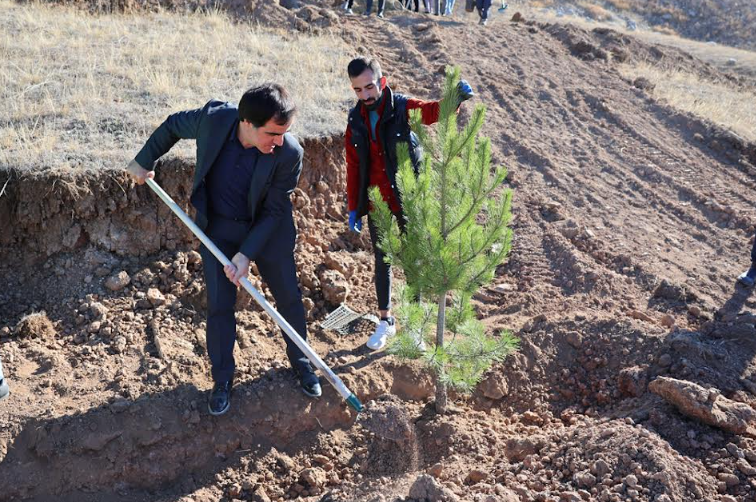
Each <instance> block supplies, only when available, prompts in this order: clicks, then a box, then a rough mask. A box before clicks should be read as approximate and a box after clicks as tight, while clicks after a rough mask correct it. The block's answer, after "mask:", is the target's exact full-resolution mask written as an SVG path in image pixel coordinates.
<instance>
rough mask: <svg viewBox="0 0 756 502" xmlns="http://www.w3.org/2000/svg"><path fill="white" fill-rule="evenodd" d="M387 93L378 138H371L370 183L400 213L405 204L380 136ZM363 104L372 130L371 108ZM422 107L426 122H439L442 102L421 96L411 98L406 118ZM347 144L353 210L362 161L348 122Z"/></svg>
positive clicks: (349, 200) (349, 198)
mask: <svg viewBox="0 0 756 502" xmlns="http://www.w3.org/2000/svg"><path fill="white" fill-rule="evenodd" d="M387 94H390V91H389V92H388V93H387V92H386V91H384V92H383V98H382V103H381V105H380V107H379V108H378V114H379V118H378V123H377V124H376V126H375V136H376V137H375V138H373V137H372V135H371V137H370V183H369V185H370V186H377V187H378V188H379V189H380V191H381V194H382V195H383V200H385V201H386V202H387V203H388V205H389V207H390V208H391V210H392V211H394V212H399V211H400V210H401V205H400V204H399V200H398V199H397V197H396V194H395V192H394V190H393V187H392V185H391V182H390V181H389V178H388V176H387V174H386V164H385V157H386V153H385V152H384V149H383V142H382V141H381V137H380V130H381V117H382V116H383V111H384V108H385V107H386V103H387V101H388V99H386V97H387ZM357 106H358V107H359V111H360V115H361V116H362V120H363V121H364V123H365V127H367V129H368V131H370V130H371V128H370V119H369V116H368V110H367V109H366V108H365V107H364V106H362V105H361V104H359V103H358V104H357ZM418 108H419V109H420V110H422V121H423V124H425V125H431V124H435V123H436V122H438V117H439V113H440V106H439V102H438V101H421V100H419V99H414V98H407V114H406V117H405V120H407V121H409V112H410V110H415V109H418ZM345 146H346V165H347V208H348V210H349V211H354V210H356V209H357V205H358V199H359V191H360V186H359V185H360V183H359V178H360V162H359V156H358V153H357V150H356V148H355V147H354V143H353V142H352V128H351V127H350V126H349V125H348V126H347V129H346V134H345Z"/></svg>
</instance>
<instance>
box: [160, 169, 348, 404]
mask: <svg viewBox="0 0 756 502" xmlns="http://www.w3.org/2000/svg"><path fill="white" fill-rule="evenodd" d="M145 182H146V183H147V184H148V185H149V187H150V188H151V189H152V190H153V191H154V192H155V193H156V194H157V195H158V196H159V197H160V198H161V199H162V200H163V202H165V203H166V205H167V206H168V207H169V208H171V211H173V212H174V213H175V214H176V216H178V217H179V218H180V219H181V221H182V222H184V224H185V225H186V226H187V227H189V230H191V231H192V233H193V234H194V235H196V236H197V238H198V239H199V240H200V241H202V244H204V245H205V247H206V248H207V249H209V250H210V252H211V253H213V255H214V256H215V257H216V258H217V259H218V261H220V262H221V263H222V264H223V266H224V267H225V266H226V265H229V264H231V261H230V260H229V259H228V258H226V256H225V255H224V254H223V253H222V252H221V250H220V249H218V247H217V246H216V245H215V244H213V241H211V240H210V239H209V238H208V237H207V235H205V233H204V232H203V231H202V230H200V228H199V227H198V226H197V225H196V224H195V223H194V222H193V221H192V219H191V218H189V216H188V215H187V214H186V213H185V212H184V211H183V210H182V209H181V208H180V207H179V206H178V204H176V203H175V202H174V201H173V199H171V197H170V196H169V195H168V194H167V193H165V191H164V190H163V189H162V188H160V185H158V184H157V183H155V181H154V180H153V179H152V178H151V177H147V178H146V179H145ZM239 282H240V283H241V285H242V286H243V287H244V289H246V290H247V292H248V293H249V294H250V295H252V298H254V299H255V301H256V302H257V303H258V304H259V305H260V306H261V307H262V308H263V309H264V310H265V311H266V312H267V313H268V314H270V316H271V317H272V318H273V320H274V321H276V324H278V325H279V326H280V327H281V329H283V330H284V332H285V333H286V335H287V336H288V337H289V338H290V339H291V341H293V342H294V343H295V344H296V345H297V347H299V348H300V349H301V350H302V352H304V354H305V356H307V359H309V360H310V362H311V363H312V364H313V365H314V366H315V367H316V368H317V369H319V370H320V371H321V372H323V375H325V377H326V380H328V381H329V382H330V383H331V385H333V387H334V388H335V389H336V390H337V391H338V393H339V394H341V397H343V398H344V399H345V400H346V402H347V403H348V404H349V406H351V407H352V408H354V409H355V410H356V411H357V412H358V413H359V412H361V411H362V409H363V407H362V403H360V400H359V399H357V396H355V395H354V394H353V393H352V392H350V391H349V389H347V387H346V385H344V382H342V381H341V379H340V378H339V377H338V376H336V374H335V373H334V372H333V371H332V370H331V368H329V367H328V366H327V365H326V363H324V362H323V360H322V359H320V357H318V355H317V354H316V353H315V352H314V351H313V350H312V347H310V346H309V345H308V344H307V342H305V341H304V340H303V339H302V337H301V336H299V334H298V333H297V332H296V331H295V330H294V328H292V327H291V325H290V324H289V323H288V322H286V319H284V318H283V317H282V316H281V314H279V313H278V312H277V311H276V309H274V308H273V306H272V305H271V304H270V303H268V301H267V300H266V299H265V297H264V296H263V295H262V294H261V293H260V292H259V291H257V290H256V289H255V288H254V286H252V283H250V282H249V279H247V278H246V277H244V278H242V279H241V281H239Z"/></svg>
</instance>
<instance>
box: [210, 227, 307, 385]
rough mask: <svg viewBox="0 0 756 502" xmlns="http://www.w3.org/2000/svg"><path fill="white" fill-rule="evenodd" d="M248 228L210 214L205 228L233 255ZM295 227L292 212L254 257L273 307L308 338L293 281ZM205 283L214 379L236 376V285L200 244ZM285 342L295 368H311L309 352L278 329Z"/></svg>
mask: <svg viewBox="0 0 756 502" xmlns="http://www.w3.org/2000/svg"><path fill="white" fill-rule="evenodd" d="M248 232H249V223H246V222H240V221H234V220H229V219H225V218H221V217H217V216H215V217H211V218H210V221H209V223H208V226H207V230H206V233H207V235H208V237H209V238H210V240H212V241H213V243H214V244H215V245H216V246H218V248H219V249H220V250H221V251H222V252H223V254H225V255H226V257H227V258H228V259H229V260H231V259H232V258H233V257H234V255H235V254H236V253H237V252H238V251H239V246H240V245H241V243H242V241H243V240H244V238H245V237H246V236H247V234H248ZM296 235H297V234H296V229H295V228H294V221H293V219H292V218H291V217H289V218H286V221H284V222H282V224H281V227H280V229H279V230H278V231H277V232H276V233H275V234H273V235H272V236H271V237H270V240H269V242H268V243H267V244H266V246H265V248H264V249H263V251H262V252H261V253H260V256H259V257H258V258H257V259H256V260H255V264H256V265H257V270H258V271H259V272H260V276H261V277H262V280H263V281H265V283H266V284H267V285H268V288H269V289H270V292H271V293H272V294H273V299H274V300H275V307H276V309H277V310H278V312H279V313H280V314H281V315H282V316H283V318H284V319H286V321H287V322H288V323H289V324H290V325H291V327H292V328H294V330H296V332H297V333H298V334H299V335H300V336H301V337H302V338H303V339H305V340H306V339H307V324H306V320H305V311H304V305H303V304H302V292H301V290H300V289H299V283H298V281H297V269H296V265H295V263H294V243H295V241H296ZM200 254H201V255H202V264H203V268H204V272H205V285H206V289H207V329H206V340H207V353H208V356H209V357H210V363H211V366H212V376H213V380H214V381H215V382H225V381H227V380H230V379H231V378H232V377H233V376H234V370H235V368H236V365H235V362H234V343H235V342H236V318H235V315H234V314H235V309H234V306H235V304H236V293H237V288H236V286H234V284H233V283H232V282H231V281H229V280H228V278H227V277H226V274H225V273H224V271H223V265H222V264H221V263H220V262H219V261H218V260H217V259H216V258H215V256H213V254H212V253H211V252H210V250H208V249H207V248H206V247H205V246H204V245H203V246H201V247H200ZM281 335H282V336H283V337H284V340H285V342H286V355H287V356H288V358H289V362H290V363H291V366H292V368H293V369H294V370H295V371H296V372H297V373H298V374H299V375H302V374H306V373H310V372H312V366H311V365H310V362H309V360H308V359H307V356H305V355H304V353H303V352H302V351H301V350H300V348H299V347H297V346H296V344H295V343H294V342H292V341H291V340H290V339H289V337H288V336H287V335H286V334H284V332H283V331H281Z"/></svg>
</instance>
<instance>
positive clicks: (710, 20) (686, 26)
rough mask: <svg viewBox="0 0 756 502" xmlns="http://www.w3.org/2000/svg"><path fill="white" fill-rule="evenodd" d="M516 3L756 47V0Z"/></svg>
mask: <svg viewBox="0 0 756 502" xmlns="http://www.w3.org/2000/svg"><path fill="white" fill-rule="evenodd" d="M512 4H513V6H516V7H520V6H522V7H526V8H531V9H544V10H547V11H552V12H554V13H555V14H557V15H558V16H560V17H565V16H566V17H570V16H574V17H583V18H587V19H591V20H594V21H602V22H613V23H617V24H619V25H625V26H627V27H629V28H631V29H633V30H635V29H647V28H651V29H654V30H658V31H661V32H671V33H675V34H677V35H679V36H682V37H685V38H689V39H693V40H700V41H703V42H716V43H718V44H724V45H729V46H732V47H741V48H744V49H754V48H756V42H755V41H754V37H753V27H754V25H756V2H754V1H753V0H741V1H735V2H729V1H726V0H702V1H690V0H632V1H629V0H599V1H591V0H579V1H563V0H536V1H534V2H522V3H520V2H516V1H515V2H512Z"/></svg>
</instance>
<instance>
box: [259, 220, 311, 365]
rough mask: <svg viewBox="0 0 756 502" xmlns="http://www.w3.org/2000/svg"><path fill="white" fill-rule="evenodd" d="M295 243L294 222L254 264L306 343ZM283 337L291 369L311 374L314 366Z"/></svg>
mask: <svg viewBox="0 0 756 502" xmlns="http://www.w3.org/2000/svg"><path fill="white" fill-rule="evenodd" d="M295 240H296V230H295V229H294V222H293V220H289V221H288V222H286V223H284V224H283V226H282V228H281V229H280V230H278V231H277V232H276V234H275V235H273V236H272V237H271V238H270V241H269V242H268V244H267V245H266V246H265V248H263V250H262V252H261V253H260V257H259V258H258V259H257V260H255V263H256V264H257V270H258V271H259V272H260V276H261V277H262V279H263V281H265V283H266V284H267V285H268V288H270V292H271V293H272V294H273V299H274V300H275V302H276V305H275V307H276V310H277V311H278V312H279V313H280V314H281V316H283V318H284V319H286V322H288V323H289V324H290V325H291V327H292V328H294V330H295V331H296V332H297V333H298V334H299V336H301V337H302V339H303V340H307V322H306V319H305V310H304V305H303V304H302V291H301V290H300V289H299V282H298V281H297V267H296V264H295V262H294V243H295ZM281 336H283V337H284V341H285V342H286V355H287V356H288V357H289V362H290V363H291V367H292V368H293V369H294V370H295V371H297V372H298V373H299V374H306V373H310V372H311V371H312V366H311V365H310V361H309V360H308V359H307V356H305V355H304V353H303V352H302V350H301V349H300V348H299V347H297V345H296V344H295V343H294V342H292V341H291V339H290V338H289V337H288V335H286V334H285V333H284V332H283V330H281Z"/></svg>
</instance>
